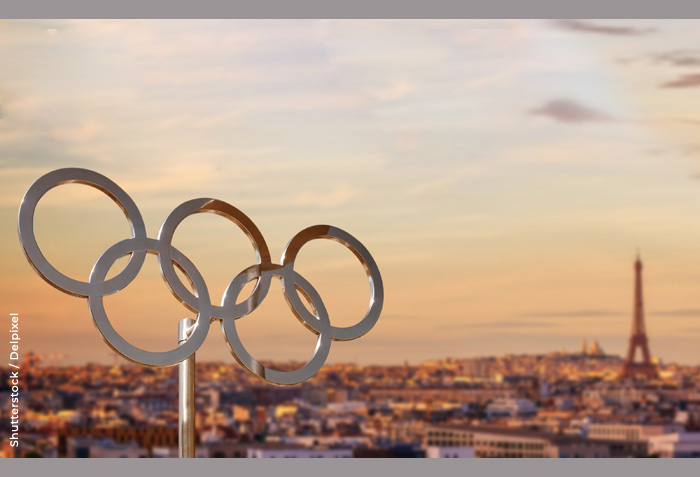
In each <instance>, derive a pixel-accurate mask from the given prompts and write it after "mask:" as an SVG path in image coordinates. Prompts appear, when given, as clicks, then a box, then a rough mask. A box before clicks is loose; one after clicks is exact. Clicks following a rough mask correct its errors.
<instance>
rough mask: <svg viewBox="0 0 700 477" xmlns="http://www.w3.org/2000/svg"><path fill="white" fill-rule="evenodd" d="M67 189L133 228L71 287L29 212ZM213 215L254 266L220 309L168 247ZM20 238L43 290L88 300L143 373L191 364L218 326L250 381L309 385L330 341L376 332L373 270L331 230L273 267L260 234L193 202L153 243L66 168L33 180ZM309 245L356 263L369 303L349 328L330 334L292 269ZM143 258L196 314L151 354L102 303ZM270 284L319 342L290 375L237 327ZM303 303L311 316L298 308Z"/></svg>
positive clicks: (112, 192)
mask: <svg viewBox="0 0 700 477" xmlns="http://www.w3.org/2000/svg"><path fill="white" fill-rule="evenodd" d="M66 183H80V184H85V185H88V186H91V187H94V188H96V189H98V190H100V191H102V192H104V193H105V194H107V195H108V196H109V197H110V198H111V199H112V200H114V202H116V203H117V205H119V207H120V208H121V209H122V211H123V212H124V214H125V215H126V218H127V220H128V221H129V224H130V226H131V237H130V238H128V239H125V240H122V241H120V242H118V243H116V244H114V245H112V246H111V247H110V248H108V249H107V250H106V251H105V252H104V253H103V254H102V255H101V256H100V258H99V259H98V260H97V262H95V265H94V266H93V268H92V272H91V273H90V278H89V280H88V282H81V281H78V280H74V279H72V278H70V277H68V276H66V275H64V274H62V273H61V272H59V271H58V270H56V269H55V268H54V267H53V266H52V265H51V264H50V263H49V262H48V260H46V258H45V257H44V255H43V254H42V253H41V250H40V249H39V245H38V244H37V242H36V238H35V236H34V212H35V210H36V205H37V203H38V202H39V200H40V199H41V198H42V197H43V196H44V194H46V192H47V191H48V190H50V189H52V188H53V187H56V186H59V185H61V184H66ZM205 212H210V213H215V214H217V215H221V216H223V217H225V218H227V219H229V220H231V221H232V222H234V223H235V224H236V225H237V226H238V227H239V228H240V229H241V230H242V231H243V232H244V233H245V234H246V236H247V237H248V239H250V241H251V244H252V245H253V248H254V250H255V253H256V257H257V263H256V264H254V265H252V266H250V267H248V268H246V269H245V270H243V271H242V272H240V273H239V274H238V275H236V276H235V277H234V278H233V280H231V282H230V283H229V285H228V287H227V288H226V291H225V293H224V296H223V297H222V300H221V306H215V305H213V304H212V302H211V297H210V295H209V290H208V289H207V285H206V283H205V281H204V278H203V277H202V275H201V274H200V273H199V270H197V268H196V267H195V265H194V264H193V263H192V262H191V261H190V260H189V259H188V258H187V257H186V256H185V255H184V254H183V253H182V252H180V251H179V250H177V249H176V248H175V247H173V245H172V239H173V235H174V233H175V229H176V228H177V227H178V225H179V224H180V223H181V222H182V221H183V220H184V219H185V218H186V217H188V216H189V215H192V214H196V213H205ZM18 233H19V238H20V242H21V244H22V248H23V250H24V253H25V255H26V257H27V260H28V261H29V263H30V264H31V265H32V267H33V268H34V270H35V271H36V272H37V273H38V274H39V276H41V277H42V278H43V279H44V280H45V281H46V282H48V283H49V284H51V285H52V286H54V287H55V288H57V289H59V290H61V291H62V292H64V293H67V294H69V295H73V296H78V297H82V298H87V301H88V308H89V310H90V315H91V316H92V319H93V322H94V324H95V326H96V328H97V330H98V331H99V332H100V334H101V335H102V338H103V339H104V340H105V342H106V343H107V344H108V345H109V346H110V347H111V348H112V349H113V350H114V351H116V352H117V353H118V354H120V355H121V356H123V357H124V358H125V359H127V360H129V361H131V362H134V363H137V364H142V365H145V366H151V367H161V366H172V365H174V364H177V363H179V362H181V361H183V360H185V359H187V358H188V357H190V356H192V355H193V354H194V353H195V352H196V351H197V350H198V349H199V347H200V346H201V345H202V343H204V340H205V339H206V337H207V333H208V331H209V326H210V325H211V323H212V322H213V321H215V320H219V321H220V322H221V329H222V331H223V334H224V339H225V341H226V343H228V345H229V349H230V351H231V354H232V355H233V357H234V358H235V359H236V361H238V363H239V364H240V365H241V366H242V367H243V368H244V369H245V370H246V371H248V372H249V373H251V374H253V375H254V376H256V377H258V378H260V379H262V380H264V381H267V382H269V383H272V384H278V385H291V384H296V383H300V382H302V381H305V380H307V379H309V378H311V377H312V376H313V375H314V374H316V373H317V372H318V370H319V369H321V366H323V363H324V362H325V361H326V359H327V357H328V353H329V351H330V346H331V341H333V340H341V341H346V340H352V339H355V338H359V337H360V336H362V335H364V334H365V333H367V332H368V331H369V330H371V329H372V327H374V325H375V324H376V322H377V319H378V318H379V315H380V313H381V310H382V306H383V304H384V287H383V283H382V278H381V275H380V273H379V268H378V267H377V264H376V263H375V261H374V259H373V258H372V255H370V253H369V251H368V250H367V249H366V248H365V247H364V245H362V244H361V243H360V242H359V241H358V240H357V239H356V238H355V237H353V236H352V235H350V234H349V233H347V232H345V231H343V230H341V229H339V228H336V227H332V226H330V225H315V226H313V227H309V228H307V229H304V230H302V231H301V232H299V233H298V234H297V235H295V236H294V238H292V240H290V241H289V243H288V244H287V246H286V247H285V249H284V252H283V254H282V259H281V264H274V263H272V262H271V258H270V251H269V249H268V247H267V244H266V243H265V239H264V238H263V236H262V234H261V233H260V230H258V228H257V227H256V225H255V224H254V223H253V221H252V220H250V219H249V218H248V217H247V216H246V215H245V214H244V213H243V212H241V211H240V210H238V209H237V208H235V207H234V206H232V205H230V204H227V203H226V202H223V201H220V200H217V199H193V200H190V201H187V202H184V203H183V204H181V205H179V206H178V207H176V208H175V209H174V210H173V211H172V212H171V213H170V214H169V215H168V217H167V218H166V219H165V221H164V222H163V224H162V225H161V227H160V231H159V232H158V238H157V239H152V238H148V237H147V236H146V227H145V224H144V222H143V218H142V217H141V213H140V212H139V210H138V207H136V204H135V203H134V201H133V200H132V199H131V198H130V197H129V196H128V195H127V194H126V192H124V191H123V190H122V189H121V188H120V187H119V186H118V185H117V184H115V183H114V182H112V181H111V180H109V179H108V178H106V177H105V176H103V175H101V174H98V173H96V172H93V171H90V170H87V169H78V168H67V169H59V170H56V171H53V172H50V173H48V174H46V175H44V176H42V177H41V178H39V179H38V180H37V181H36V182H35V183H34V184H33V185H32V186H31V187H30V188H29V189H28V190H27V193H26V194H25V196H24V198H23V200H22V204H21V205H20V209H19V219H18ZM315 239H331V240H335V241H337V242H340V243H341V244H343V245H345V246H346V247H347V248H348V249H350V251H351V252H352V253H353V254H354V255H355V256H356V257H357V258H358V259H359V260H360V263H361V264H362V266H363V268H364V270H365V273H366V274H367V278H368V280H369V285H370V292H371V298H370V302H369V307H368V309H367V312H366V313H365V316H364V317H363V318H362V319H361V320H360V321H359V322H358V323H357V324H355V325H352V326H348V327H336V326H332V325H331V322H330V317H329V316H328V312H327V310H326V307H325V305H324V303H323V300H322V299H321V297H320V295H319V294H318V292H317V291H316V289H315V288H314V287H313V286H312V285H311V284H310V283H309V282H308V281H307V280H306V279H305V278H304V277H302V276H301V275H300V274H299V273H298V272H296V271H295V270H294V262H295V260H296V257H297V254H298V253H299V250H300V249H301V247H302V246H304V245H305V244H306V243H307V242H309V241H311V240H315ZM146 253H153V254H156V255H158V266H159V268H160V271H161V275H162V276H163V279H164V280H165V282H166V283H167V284H168V287H169V288H170V291H171V292H172V293H173V295H174V296H175V297H176V298H177V299H178V300H179V301H180V302H181V303H182V304H183V305H185V306H186V307H187V308H188V309H190V310H191V311H194V312H196V313H197V319H196V321H195V324H194V326H193V328H192V330H191V332H190V335H189V337H188V339H187V340H186V341H185V342H184V343H183V344H181V345H180V346H178V347H176V348H173V349H172V350H170V351H165V352H152V351H147V350H144V349H141V348H138V347H136V346H134V345H132V344H131V343H129V342H128V341H126V340H125V339H124V338H123V337H122V336H121V335H119V333H118V332H117V331H116V330H115V329H114V327H113V326H112V324H111V322H110V320H109V318H108V316H107V313H106V311H105V308H104V300H103V299H104V296H106V295H110V294H114V293H117V292H118V291H120V290H122V289H124V288H125V287H127V286H128V285H129V284H130V283H131V282H132V281H133V280H134V279H135V278H136V276H137V275H138V273H139V271H140V270H141V267H142V266H143V263H144V259H145V257H146ZM125 255H129V261H128V263H127V265H126V266H125V267H124V269H123V270H122V271H121V272H119V273H118V274H117V275H116V276H114V277H112V278H110V279H109V280H107V279H106V277H107V274H108V273H109V270H110V268H111V267H112V266H113V265H114V263H115V262H116V261H117V260H118V259H119V258H121V257H123V256H125ZM175 267H178V268H179V269H180V271H182V272H183V273H184V275H185V276H186V278H187V279H188V281H189V282H190V285H191V286H192V288H193V290H194V293H192V292H191V291H190V290H189V289H188V288H187V287H186V286H185V285H184V284H183V283H182V281H181V280H180V278H179V277H178V275H177V273H176V272H175ZM272 277H277V278H279V279H280V280H281V286H282V291H283V293H284V296H285V299H286V301H287V304H288V305H289V308H290V309H291V310H292V312H293V313H294V315H295V316H296V318H297V319H298V320H299V321H300V322H301V323H302V324H303V325H304V326H305V327H306V328H308V329H309V330H310V331H312V332H313V333H314V334H316V335H318V338H317V342H316V348H315V349H314V353H313V355H312V356H311V358H310V359H309V361H308V362H307V363H306V364H304V365H303V366H302V367H301V368H299V369H296V370H293V371H280V370H276V369H272V368H269V367H265V366H264V365H263V364H262V363H260V362H259V361H257V360H256V359H255V358H254V357H253V356H252V355H251V354H250V353H249V352H248V351H247V349H246V348H245V346H244V345H243V343H242V341H241V339H240V337H239V335H238V331H237V330H236V320H237V319H239V318H242V317H243V316H246V315H249V314H250V313H252V312H253V311H255V310H256V309H257V308H258V306H260V304H261V303H262V301H263V300H264V299H265V297H266V296H267V293H268V292H269V289H270V283H271V280H272ZM252 280H255V281H256V283H255V287H254V289H253V291H252V293H251V294H250V296H249V297H247V298H246V299H245V300H243V301H242V302H240V303H237V300H238V296H239V294H240V292H241V290H242V289H243V288H244V287H245V285H246V284H247V283H249V282H251V281H252ZM301 296H303V297H304V298H305V299H306V300H307V301H308V302H309V303H310V305H311V308H312V309H313V311H309V309H308V308H307V307H306V306H305V305H304V303H303V301H302V298H301Z"/></svg>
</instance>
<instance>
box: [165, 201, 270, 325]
mask: <svg viewBox="0 0 700 477" xmlns="http://www.w3.org/2000/svg"><path fill="white" fill-rule="evenodd" d="M203 212H210V213H214V214H217V215H221V216H223V217H226V218H227V219H229V220H231V222H233V223H235V224H236V225H238V227H240V229H241V230H242V231H243V232H244V233H245V234H246V236H247V237H248V239H249V240H250V242H251V243H252V245H253V248H254V249H255V255H256V257H257V260H258V263H259V264H269V263H270V261H271V259H270V250H269V249H268V248H267V243H265V238H264V237H263V236H262V234H261V233H260V230H258V227H257V226H256V225H255V224H254V223H253V221H252V220H250V219H249V218H248V216H247V215H245V214H244V213H243V212H241V211H240V210H238V209H237V208H235V207H234V206H232V205H230V204H228V203H226V202H223V201H221V200H216V199H193V200H188V201H187V202H184V203H183V204H180V205H179V206H178V207H176V208H175V210H173V211H172V212H171V213H170V214H169V215H168V217H167V218H166V219H165V221H164V222H163V224H162V225H161V226H160V231H159V232H158V240H160V241H161V242H163V244H164V245H165V247H164V248H163V253H161V254H159V255H158V264H159V265H160V270H161V274H162V275H163V278H164V279H165V281H166V283H167V284H168V286H169V287H170V289H171V290H172V291H173V293H174V294H175V296H176V297H177V298H178V300H180V301H181V302H182V304H184V305H185V306H186V307H187V308H189V309H190V310H192V311H199V310H198V309H197V308H196V306H197V303H198V300H197V297H195V296H194V295H193V294H192V293H191V292H190V291H189V290H188V289H187V287H185V286H184V285H183V283H182V281H180V278H179V277H178V276H177V274H176V273H175V269H174V268H173V263H172V257H171V256H170V247H168V245H172V241H173V235H174V234H175V229H176V228H177V226H178V225H180V223H181V222H182V221H183V220H185V218H187V216H189V215H192V214H197V213H203ZM269 288H270V277H269V276H265V277H264V278H261V279H259V280H258V281H257V283H256V284H255V288H254V289H253V293H252V294H251V296H250V297H248V299H247V300H246V301H247V302H248V303H249V304H252V297H253V295H255V294H257V293H262V294H263V296H265V295H266V294H267V290H268V289H269ZM222 302H223V301H222ZM213 313H214V315H213V316H214V318H219V319H221V318H223V317H224V316H226V310H224V309H223V308H222V307H218V306H214V307H213Z"/></svg>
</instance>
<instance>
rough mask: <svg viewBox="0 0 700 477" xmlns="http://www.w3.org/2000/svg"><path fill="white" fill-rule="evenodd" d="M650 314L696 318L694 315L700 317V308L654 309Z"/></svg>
mask: <svg viewBox="0 0 700 477" xmlns="http://www.w3.org/2000/svg"><path fill="white" fill-rule="evenodd" d="M649 314H650V315H653V316H672V317H680V318H694V317H700V309H698V308H682V309H678V310H662V311H654V312H652V313H649Z"/></svg>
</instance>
